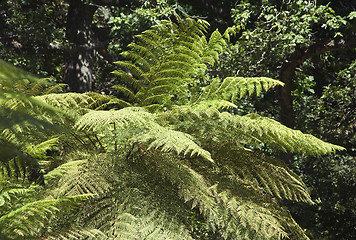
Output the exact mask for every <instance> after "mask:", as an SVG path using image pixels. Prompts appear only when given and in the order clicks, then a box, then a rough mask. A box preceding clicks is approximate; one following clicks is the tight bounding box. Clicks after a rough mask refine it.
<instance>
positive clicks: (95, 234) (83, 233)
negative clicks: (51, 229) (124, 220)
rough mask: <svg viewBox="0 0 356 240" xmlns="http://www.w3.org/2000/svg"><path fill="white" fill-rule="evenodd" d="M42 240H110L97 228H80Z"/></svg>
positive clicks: (47, 236)
mask: <svg viewBox="0 0 356 240" xmlns="http://www.w3.org/2000/svg"><path fill="white" fill-rule="evenodd" d="M39 239H40V240H82V239H90V240H95V239H97V240H107V239H109V238H108V237H107V236H106V235H105V234H104V233H103V232H101V231H100V230H98V229H95V228H78V229H70V230H66V231H61V232H59V233H50V234H46V235H45V236H44V237H41V238H39Z"/></svg>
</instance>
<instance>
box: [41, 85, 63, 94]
mask: <svg viewBox="0 0 356 240" xmlns="http://www.w3.org/2000/svg"><path fill="white" fill-rule="evenodd" d="M66 86H67V84H64V83H58V84H55V85H53V86H51V87H48V88H46V89H45V90H44V91H43V92H42V95H47V94H51V93H58V92H62V91H63V89H64V88H65V87H66Z"/></svg>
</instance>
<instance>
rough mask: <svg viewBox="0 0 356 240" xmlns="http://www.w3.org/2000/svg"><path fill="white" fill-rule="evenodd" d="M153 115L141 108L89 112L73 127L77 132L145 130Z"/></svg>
mask: <svg viewBox="0 0 356 240" xmlns="http://www.w3.org/2000/svg"><path fill="white" fill-rule="evenodd" d="M152 117H153V115H152V114H150V113H148V112H147V111H145V110H144V109H143V108H136V107H132V108H124V109H121V110H110V111H103V110H100V111H90V112H88V113H87V114H85V115H84V116H82V117H81V118H80V119H79V120H78V121H77V123H76V124H75V127H76V128H77V129H79V130H81V129H87V130H94V131H95V130H99V129H102V128H105V127H109V128H113V127H114V126H113V125H114V124H115V128H117V129H120V128H124V127H126V126H127V127H137V128H141V129H144V128H147V127H149V126H150V125H151V121H150V119H152Z"/></svg>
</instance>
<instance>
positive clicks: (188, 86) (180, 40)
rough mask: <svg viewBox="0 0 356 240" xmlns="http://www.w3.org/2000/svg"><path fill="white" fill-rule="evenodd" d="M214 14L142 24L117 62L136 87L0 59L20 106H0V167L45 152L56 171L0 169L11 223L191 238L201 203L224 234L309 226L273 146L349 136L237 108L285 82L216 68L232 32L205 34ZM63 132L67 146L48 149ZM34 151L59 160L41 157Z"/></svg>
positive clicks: (9, 229) (6, 222) (305, 197)
mask: <svg viewBox="0 0 356 240" xmlns="http://www.w3.org/2000/svg"><path fill="white" fill-rule="evenodd" d="M207 27H208V24H207V23H206V22H205V21H200V20H193V19H189V18H188V19H178V20H177V23H172V22H170V21H162V22H161V24H159V25H157V26H154V27H153V28H151V29H149V30H147V31H145V32H143V33H142V34H140V35H138V36H137V38H136V41H135V42H134V43H132V44H130V46H129V47H130V49H129V51H127V52H125V53H123V56H124V57H125V58H127V59H128V60H127V61H119V62H117V63H116V64H117V66H118V68H119V69H118V70H116V71H114V74H115V75H117V77H118V78H119V81H120V84H119V85H117V86H115V87H114V88H116V90H117V91H120V92H121V93H123V94H124V96H125V97H126V99H128V101H124V100H121V99H117V98H115V97H111V96H105V95H101V94H96V93H84V94H79V93H60V94H55V93H51V94H45V95H43V93H45V90H46V86H45V85H44V87H43V88H42V86H41V83H40V82H41V80H38V79H36V78H33V77H32V76H27V75H26V73H24V72H22V71H18V72H17V73H13V72H14V71H17V70H16V69H13V68H12V67H9V68H5V70H4V68H1V67H3V66H5V65H6V64H5V65H4V64H3V65H2V66H1V65H0V80H1V82H0V91H1V92H0V93H5V94H4V95H0V114H2V115H4V117H6V119H9V121H7V120H6V121H1V120H0V128H1V138H2V140H0V141H1V146H0V154H1V155H0V156H1V157H2V158H1V161H2V167H3V168H5V169H7V170H8V171H12V172H15V175H16V174H18V175H20V173H21V169H25V170H26V169H31V168H30V167H32V168H35V167H34V166H37V168H35V169H36V171H37V170H38V171H40V172H42V171H45V174H44V175H43V177H44V182H45V183H46V185H47V187H46V188H43V187H39V186H36V187H28V184H29V182H25V183H24V184H23V185H22V184H17V185H16V184H13V183H11V184H9V181H10V180H11V176H10V177H8V176H6V175H5V174H3V175H0V176H1V178H0V180H1V182H0V183H1V184H2V185H0V187H1V188H0V191H1V192H0V205H1V206H3V208H0V236H5V237H11V238H19V237H20V238H24V239H31V238H32V239H34V238H36V239H194V237H195V235H194V230H193V229H192V221H191V220H190V219H192V218H193V216H198V217H199V218H201V219H203V220H202V221H203V223H202V224H201V225H202V226H200V227H203V226H204V228H205V231H207V235H209V234H210V236H213V235H214V236H215V237H216V238H222V239H286V238H293V239H308V237H307V236H306V235H305V233H304V231H303V230H302V229H301V228H300V227H299V226H298V224H297V223H295V221H294V219H293V218H292V216H291V215H290V213H289V211H288V209H286V208H285V207H283V206H282V204H281V201H280V200H283V199H287V200H291V201H297V202H304V203H308V204H313V201H312V199H311V197H310V195H309V192H308V190H307V187H306V186H305V184H304V183H303V182H302V181H301V179H300V178H299V177H298V176H297V175H296V174H295V173H293V172H292V171H291V170H289V169H288V167H287V166H286V164H285V163H284V162H283V161H282V160H281V159H278V158H276V157H274V156H276V155H278V154H279V152H280V151H283V152H290V153H302V154H310V155H317V156H320V155H323V154H328V153H332V152H334V151H338V150H343V148H342V147H340V146H336V145H333V144H330V143H325V142H323V141H321V140H319V139H317V138H315V137H313V136H311V135H307V134H303V133H301V132H300V131H297V130H293V129H289V128H287V127H285V126H283V125H281V124H280V123H278V122H276V121H274V120H272V119H269V118H265V117H261V116H259V115H257V114H248V115H245V116H239V115H234V114H232V113H231V112H227V111H226V110H230V109H233V108H236V107H237V106H238V104H239V102H238V100H239V99H241V98H242V97H245V96H251V95H252V94H256V95H259V94H261V93H262V91H268V90H269V89H270V88H272V87H275V86H277V85H282V83H281V82H279V81H276V80H273V79H270V78H262V77H261V78H243V77H228V78H225V79H223V80H221V79H219V78H212V79H210V78H209V77H207V76H206V75H207V74H206V73H207V70H208V69H209V68H210V67H212V66H213V65H214V64H215V63H216V61H218V60H219V54H220V53H221V52H222V51H223V49H224V47H225V45H226V39H228V35H227V34H228V33H225V34H223V35H221V34H220V33H219V32H218V31H215V32H213V34H212V35H211V36H210V37H209V38H207V37H206V36H205V32H206V29H207ZM231 31H232V32H233V31H234V29H229V30H228V31H227V32H231ZM0 63H2V62H0ZM6 66H7V65H6ZM1 69H2V70H1ZM9 69H10V70H9ZM9 79H15V81H17V82H16V84H18V85H19V86H22V87H21V88H19V89H21V90H20V91H18V90H16V89H13V88H12V87H11V85H10V80H9ZM202 83H206V84H205V85H204V86H203V84H202ZM22 91H24V92H26V91H27V95H26V94H24V92H22ZM50 91H52V90H50ZM35 93H36V94H42V95H39V96H30V95H31V94H35ZM5 100H6V101H5ZM7 100H10V101H7ZM123 106H126V107H123ZM25 108H29V111H28V112H24V109H25ZM7 113H10V116H8V115H7ZM14 116H16V117H14ZM54 124H56V125H59V126H61V127H62V129H63V128H65V130H64V131H60V132H59V133H58V132H57V134H56V135H54V134H53V133H52V132H50V131H48V129H47V126H48V127H49V126H54ZM43 131H44V132H45V133H46V134H45V136H41V134H42V132H43ZM27 133H30V134H27ZM42 135H43V134H42ZM23 140H25V141H23ZM26 141H27V142H28V141H31V143H33V145H32V147H29V146H28V144H24V142H26ZM79 145H80V146H79ZM55 146H57V147H58V148H57V149H58V154H57V155H55V156H51V157H48V156H47V155H46V152H47V150H48V149H51V148H53V147H55ZM26 150H27V152H28V153H29V154H30V155H31V156H30V155H29V154H27V153H26ZM35 158H38V159H39V158H40V159H46V161H47V160H48V161H49V164H48V165H46V168H45V169H41V167H43V166H44V165H40V164H39V162H37V161H36V159H35ZM3 159H5V160H3ZM17 159H23V160H22V161H18V160H17ZM31 161H32V162H31ZM31 164H33V165H31ZM36 164H37V165H36ZM26 167H27V168H26ZM22 171H24V170H22ZM23 175H24V174H23ZM26 184H27V185H26ZM74 208H75V210H76V211H72V210H73V209H74ZM68 213H69V214H68ZM195 223H196V222H195Z"/></svg>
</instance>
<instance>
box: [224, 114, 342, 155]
mask: <svg viewBox="0 0 356 240" xmlns="http://www.w3.org/2000/svg"><path fill="white" fill-rule="evenodd" d="M221 120H222V122H221V123H222V124H223V125H224V126H226V127H232V128H234V129H236V130H238V132H240V133H242V134H246V138H247V139H248V138H249V136H250V139H251V143H252V142H254V141H256V142H260V143H266V144H268V145H269V146H270V147H272V148H275V149H278V150H282V151H284V152H291V153H306V154H309V155H313V156H318V155H323V154H329V153H333V152H335V151H342V150H344V148H343V147H340V146H337V145H334V144H330V143H326V142H324V141H322V140H320V139H318V138H316V137H314V136H312V135H310V134H303V133H302V132H301V131H299V130H293V129H290V128H288V127H286V126H284V125H282V124H280V123H279V122H277V121H275V120H273V119H270V118H265V117H261V116H259V115H257V114H249V115H246V116H238V115H234V116H233V115H230V114H228V113H222V114H221Z"/></svg>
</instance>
